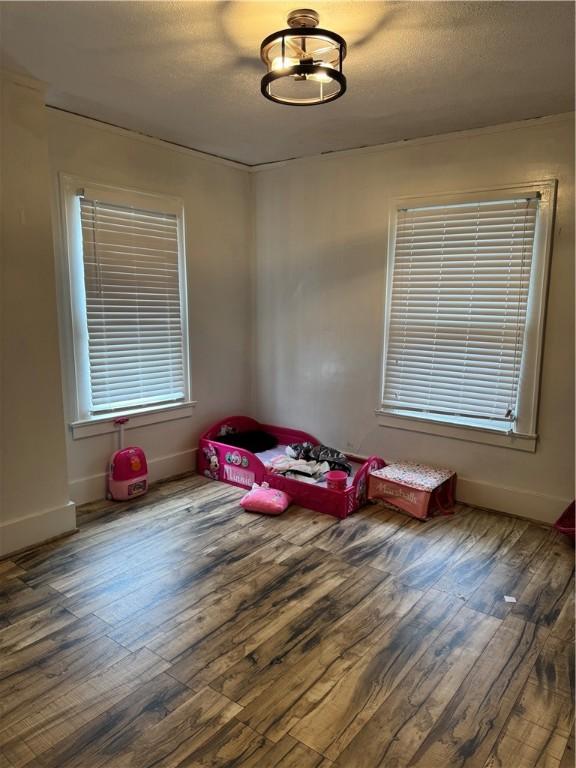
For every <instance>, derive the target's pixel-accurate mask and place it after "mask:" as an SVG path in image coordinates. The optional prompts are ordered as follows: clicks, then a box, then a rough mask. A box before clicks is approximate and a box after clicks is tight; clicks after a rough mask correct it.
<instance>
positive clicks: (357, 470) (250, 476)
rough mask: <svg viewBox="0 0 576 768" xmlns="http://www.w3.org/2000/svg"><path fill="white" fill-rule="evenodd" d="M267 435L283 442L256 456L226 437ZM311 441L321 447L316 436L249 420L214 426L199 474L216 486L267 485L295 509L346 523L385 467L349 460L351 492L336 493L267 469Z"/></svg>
mask: <svg viewBox="0 0 576 768" xmlns="http://www.w3.org/2000/svg"><path fill="white" fill-rule="evenodd" d="M252 430H262V431H264V432H268V433H269V434H271V435H274V437H275V438H276V439H277V440H278V445H277V446H276V448H273V449H271V450H267V451H262V452H261V453H252V452H251V451H247V450H246V449H244V448H237V447H235V446H230V445H227V444H226V434H230V433H238V432H249V431H252ZM304 441H309V442H310V443H312V444H313V445H318V444H319V443H320V441H319V440H317V439H316V438H315V437H314V436H313V435H310V434H308V433H307V432H301V431H300V430H297V429H289V428H286V427H277V426H273V425H271V424H260V423H259V422H258V421H255V420H254V419H250V418H248V417H247V416H231V417H230V418H228V419H223V420H222V421H219V422H218V423H217V424H214V425H213V426H212V427H210V429H208V430H207V431H206V432H204V434H203V435H202V437H201V438H200V450H199V453H198V472H199V473H200V474H202V475H205V476H206V477H210V478H212V479H213V480H220V481H222V482H224V483H230V484H231V485H237V486H238V487H240V488H251V487H252V483H258V484H261V483H263V482H266V483H268V484H269V485H270V488H277V489H278V490H281V491H285V492H286V493H287V494H288V495H289V496H291V497H292V499H293V501H294V504H297V505H299V506H301V507H306V508H307V509H313V510H315V511H316V512H323V513H324V514H327V515H333V516H334V517H339V518H344V517H348V515H350V514H352V512H354V511H355V510H357V509H358V507H361V506H362V505H363V504H365V503H366V500H367V484H368V474H369V473H370V472H372V471H374V470H376V469H380V468H381V467H384V466H385V462H384V461H383V459H381V458H380V457H378V456H370V458H368V459H365V460H364V459H357V458H355V457H354V456H348V459H349V460H350V462H351V464H352V474H351V476H350V477H349V478H348V480H347V483H346V489H345V490H342V491H334V490H331V489H330V488H327V487H326V482H325V481H321V482H316V483H309V482H303V481H300V480H295V479H293V478H290V477H284V476H283V475H279V474H277V473H275V472H272V471H271V470H270V469H269V468H268V466H267V464H268V463H269V462H270V461H271V460H272V459H273V458H274V457H275V456H280V455H283V454H284V453H285V449H286V446H287V445H290V444H291V443H302V442H304Z"/></svg>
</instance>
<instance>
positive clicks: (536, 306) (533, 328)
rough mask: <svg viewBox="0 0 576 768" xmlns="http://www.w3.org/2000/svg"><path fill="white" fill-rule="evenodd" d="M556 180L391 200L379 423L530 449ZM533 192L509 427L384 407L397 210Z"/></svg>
mask: <svg viewBox="0 0 576 768" xmlns="http://www.w3.org/2000/svg"><path fill="white" fill-rule="evenodd" d="M557 186H558V182H557V180H556V179H543V180H540V181H530V182H525V183H521V184H507V185H503V186H494V187H489V188H483V189H475V190H470V191H464V192H449V193H431V194H429V195H418V196H402V197H397V198H394V199H393V200H392V201H391V204H390V209H389V217H388V253H387V259H386V288H385V306H384V328H383V341H382V345H381V350H382V358H381V379H380V406H379V407H378V408H377V409H376V413H377V414H378V416H379V417H380V419H379V423H380V425H381V426H384V427H393V428H398V429H406V430H409V431H416V432H424V433H428V434H434V435H439V436H443V437H452V438H456V439H461V440H469V441H472V442H479V443H489V444H492V445H501V446H506V447H511V448H516V449H519V450H523V451H532V452H533V451H535V450H536V442H537V438H538V435H537V424H538V402H539V389H540V379H541V368H542V352H543V341H544V325H545V319H546V297H547V289H548V275H549V270H550V259H551V250H552V248H551V246H552V236H553V230H554V214H555V203H556V193H557ZM535 193H539V195H540V204H539V210H538V215H537V219H536V231H535V235H534V251H533V262H532V269H531V273H530V288H529V294H528V307H527V314H526V328H525V336H524V345H523V350H522V363H521V368H520V378H519V385H518V418H517V420H516V422H515V424H514V427H512V428H510V429H507V430H504V429H498V428H495V427H494V426H493V425H492V426H490V424H486V423H481V422H480V420H478V422H477V423H475V422H474V420H473V419H470V418H466V417H454V416H448V417H444V416H438V415H436V414H430V413H426V412H412V411H407V410H402V409H394V408H390V407H389V406H385V405H384V403H383V400H384V388H385V384H386V361H387V356H388V339H389V331H390V312H391V296H392V283H393V275H394V260H395V251H396V225H397V221H398V217H397V214H398V211H399V209H402V208H418V207H425V206H427V205H431V206H433V205H451V204H455V205H457V204H463V203H475V202H486V201H490V200H498V199H503V198H505V197H507V196H510V197H515V196H518V197H521V196H523V195H534V194H535Z"/></svg>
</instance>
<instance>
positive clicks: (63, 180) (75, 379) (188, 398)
mask: <svg viewBox="0 0 576 768" xmlns="http://www.w3.org/2000/svg"><path fill="white" fill-rule="evenodd" d="M59 187H60V209H61V226H62V244H63V256H64V262H65V264H64V271H65V278H66V279H65V280H63V282H64V283H65V291H64V293H65V297H66V299H67V310H68V313H67V314H68V322H67V323H66V325H67V329H66V333H65V336H66V347H67V348H68V350H69V353H70V355H71V357H72V361H73V364H72V365H71V366H69V368H70V370H68V371H67V372H66V373H67V377H68V381H69V389H70V395H71V397H70V400H71V406H72V408H71V411H72V413H70V428H71V430H72V434H73V436H74V437H86V436H92V435H94V434H104V433H105V432H107V431H109V428H108V426H106V425H107V424H108V425H109V424H110V423H111V422H112V421H113V420H114V419H116V418H118V417H120V416H134V417H135V420H134V425H137V423H140V422H142V424H143V425H144V424H149V423H154V422H155V421H166V420H168V419H171V418H183V417H185V416H189V415H190V407H191V406H194V405H195V404H196V403H195V401H194V400H193V399H192V390H191V371H190V341H189V319H188V276H187V259H186V239H185V221H184V203H183V201H182V199H181V198H178V197H174V196H171V195H164V194H159V193H153V192H145V191H141V190H136V189H130V188H125V187H117V186H112V185H107V184H102V183H100V182H94V181H89V180H88V179H85V178H80V177H78V176H72V175H69V174H65V173H60V174H59ZM81 189H82V190H84V192H85V194H86V195H87V196H94V197H93V198H92V199H101V200H102V201H105V202H110V203H113V204H117V205H123V206H127V207H134V208H138V207H142V208H144V209H148V210H151V211H157V212H162V213H172V214H174V215H176V220H177V231H178V284H179V294H180V315H181V324H182V358H183V359H182V364H183V367H184V397H183V398H181V399H178V400H172V401H167V402H165V403H158V402H156V403H149V404H145V405H140V406H138V407H136V408H126V409H118V410H110V411H105V412H98V413H92V411H91V405H92V403H91V397H90V364H89V355H88V331H87V316H86V294H85V286H84V264H83V244H82V226H81V222H80V204H79V196H78V191H79V190H81Z"/></svg>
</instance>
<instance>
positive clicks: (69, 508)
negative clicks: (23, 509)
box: [0, 501, 76, 557]
mask: <svg viewBox="0 0 576 768" xmlns="http://www.w3.org/2000/svg"><path fill="white" fill-rule="evenodd" d="M75 530H76V506H75V504H74V502H73V501H69V502H68V503H67V504H64V506H62V507H55V508H54V509H45V510H43V511H42V512H37V513H35V514H33V515H27V516H26V517H20V518H17V519H16V520H8V521H7V522H5V523H2V524H0V557H3V556H4V555H8V554H10V553H11V552H18V551H19V550H21V549H26V548H27V547H31V546H33V545H34V544H41V543H42V542H43V541H47V540H48V539H53V538H54V537H56V536H61V535H62V534H64V533H70V532H72V531H75Z"/></svg>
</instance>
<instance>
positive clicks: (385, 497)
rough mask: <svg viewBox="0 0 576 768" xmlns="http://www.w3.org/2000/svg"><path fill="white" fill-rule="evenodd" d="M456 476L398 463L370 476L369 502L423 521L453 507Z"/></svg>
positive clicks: (436, 469) (442, 471)
mask: <svg viewBox="0 0 576 768" xmlns="http://www.w3.org/2000/svg"><path fill="white" fill-rule="evenodd" d="M455 486H456V473H455V472H453V471H452V470H451V469H440V468H438V467H428V466H426V465H425V464H414V463H412V462H401V463H400V462H398V463H396V464H388V466H386V467H384V468H383V469H377V470H376V471H374V472H371V473H370V477H369V480H368V498H369V499H371V500H376V499H379V500H381V501H385V502H387V503H388V504H392V505H393V506H395V507H399V508H400V509H403V510H404V511H405V512H408V513H409V514H410V515H412V516H413V517H417V518H419V519H421V520H424V519H425V518H427V517H428V516H429V515H431V514H433V513H434V512H438V511H441V512H450V511H451V509H452V507H453V506H454V490H455Z"/></svg>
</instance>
